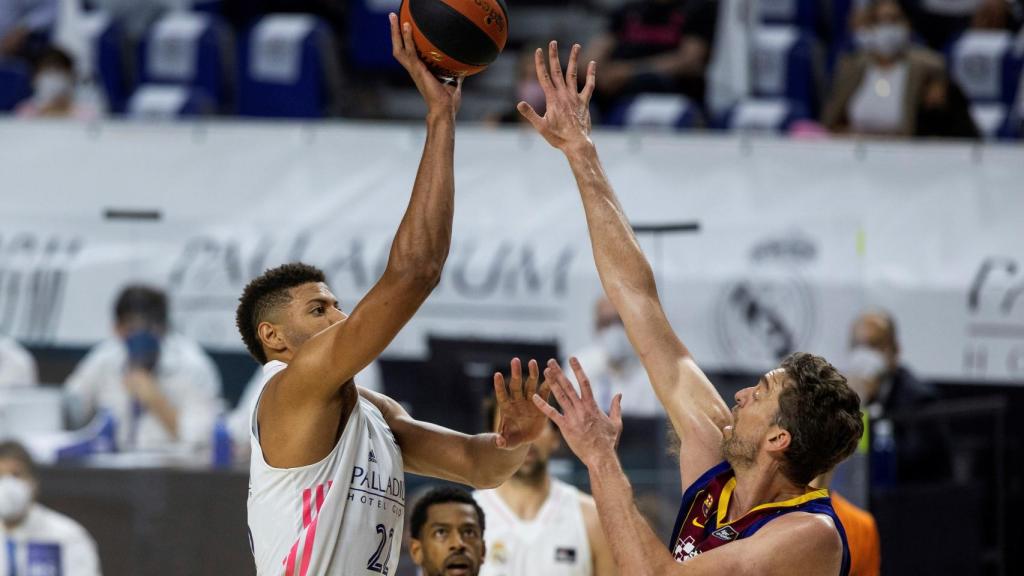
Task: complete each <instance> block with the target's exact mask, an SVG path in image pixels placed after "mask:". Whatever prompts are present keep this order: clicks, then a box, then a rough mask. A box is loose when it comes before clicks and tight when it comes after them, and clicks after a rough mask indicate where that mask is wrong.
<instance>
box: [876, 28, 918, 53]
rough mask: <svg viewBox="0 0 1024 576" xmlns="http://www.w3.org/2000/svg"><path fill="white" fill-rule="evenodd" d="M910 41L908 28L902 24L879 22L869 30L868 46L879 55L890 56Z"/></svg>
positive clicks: (898, 51)
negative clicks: (869, 40) (869, 39)
mask: <svg viewBox="0 0 1024 576" xmlns="http://www.w3.org/2000/svg"><path fill="white" fill-rule="evenodd" d="M909 43H910V29H909V28H907V27H906V26H904V25H902V24H879V25H878V26H875V27H874V28H873V29H872V30H871V42H870V48H871V50H872V51H873V52H874V53H875V54H878V55H879V56H883V57H886V58H891V57H892V56H895V55H896V54H899V53H900V52H902V51H903V49H904V48H906V47H907V44H909Z"/></svg>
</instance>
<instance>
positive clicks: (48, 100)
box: [32, 70, 74, 106]
mask: <svg viewBox="0 0 1024 576" xmlns="http://www.w3.org/2000/svg"><path fill="white" fill-rule="evenodd" d="M32 87H33V90H34V92H33V98H34V99H35V101H36V103H37V104H38V105H40V106H46V105H47V104H53V103H54V102H56V101H57V100H58V99H60V98H63V97H65V96H68V95H70V94H71V91H72V89H73V88H74V85H73V82H72V80H71V76H68V75H67V74H65V73H63V72H57V71H56V70H46V71H43V72H40V73H39V75H38V76H36V79H35V82H34V83H33V86H32Z"/></svg>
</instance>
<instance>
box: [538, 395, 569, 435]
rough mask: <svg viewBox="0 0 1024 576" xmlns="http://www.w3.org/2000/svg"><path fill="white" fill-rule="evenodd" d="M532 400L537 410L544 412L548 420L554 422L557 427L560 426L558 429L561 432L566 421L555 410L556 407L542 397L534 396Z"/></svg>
mask: <svg viewBox="0 0 1024 576" xmlns="http://www.w3.org/2000/svg"><path fill="white" fill-rule="evenodd" d="M532 400H533V405H534V406H536V407H537V410H540V411H541V412H543V413H544V415H545V416H547V417H548V420H551V421H552V422H554V423H555V426H558V429H559V430H561V429H562V423H563V422H564V421H565V417H564V416H562V414H560V413H559V412H558V410H555V407H554V406H552V405H551V404H548V403H547V401H545V400H544V399H542V398H541V397H540V396H538V395H536V394H534V395H533V398H532Z"/></svg>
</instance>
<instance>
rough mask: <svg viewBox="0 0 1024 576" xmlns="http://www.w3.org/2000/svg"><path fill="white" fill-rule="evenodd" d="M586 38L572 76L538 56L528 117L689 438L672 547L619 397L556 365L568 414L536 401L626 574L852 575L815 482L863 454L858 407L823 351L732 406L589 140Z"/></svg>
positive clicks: (674, 419)
mask: <svg viewBox="0 0 1024 576" xmlns="http://www.w3.org/2000/svg"><path fill="white" fill-rule="evenodd" d="M579 49H580V48H579V46H574V47H573V48H572V52H571V54H570V57H569V66H568V71H567V73H565V74H563V73H562V69H561V64H560V63H559V60H558V46H557V44H556V43H555V42H552V43H551V44H550V45H549V47H548V55H547V62H545V59H544V54H543V51H542V50H537V51H536V53H535V58H534V60H535V65H536V69H537V77H538V80H539V81H540V83H541V86H542V87H543V89H544V93H545V98H546V100H547V102H546V109H545V113H544V116H543V117H541V116H539V115H538V114H537V113H536V111H534V110H533V108H532V107H531V106H530V105H529V104H527V103H525V102H521V103H520V104H519V106H518V108H519V111H520V112H521V113H522V114H523V115H524V116H525V117H526V119H527V120H528V121H529V122H530V123H531V124H532V125H533V126H534V128H535V129H536V130H537V131H538V132H539V133H540V134H541V135H542V136H543V137H544V138H545V140H547V141H548V143H550V144H551V145H552V146H554V147H555V148H558V149H559V150H561V151H562V152H563V153H564V154H565V155H566V158H567V159H568V160H569V166H570V167H571V168H572V171H573V174H574V176H575V177H576V183H577V185H578V187H579V193H580V197H581V199H582V201H583V208H584V211H585V213H586V218H587V226H588V228H589V231H590V240H591V246H592V248H593V253H594V259H595V261H596V263H597V270H598V274H599V276H600V277H601V283H602V285H603V286H604V291H605V294H606V295H607V296H608V297H609V298H610V299H611V301H612V303H613V304H614V305H615V308H616V309H617V310H618V311H619V314H620V315H621V316H622V321H623V324H624V325H625V327H626V333H627V335H628V336H629V340H630V342H631V343H632V345H633V348H634V349H635V350H636V352H637V354H638V355H639V357H640V359H641V361H642V362H643V365H644V368H645V369H646V371H647V374H648V377H649V379H650V381H651V385H652V386H653V387H654V390H655V393H656V394H657V395H658V399H659V400H660V401H661V403H662V405H663V406H664V407H665V412H666V413H667V414H668V416H669V419H670V421H671V423H672V426H673V428H674V429H675V432H676V434H678V436H679V438H680V441H681V448H680V458H679V466H680V472H681V476H682V484H683V499H682V502H681V506H680V513H679V516H678V520H677V523H676V527H675V530H674V532H673V535H672V539H671V544H670V548H669V549H666V548H665V546H664V545H662V544H661V543H660V542H659V541H658V538H657V537H656V536H655V535H654V533H653V532H652V531H651V528H650V526H648V525H647V522H646V521H645V520H644V518H643V517H642V516H641V515H640V512H639V511H638V510H637V507H636V505H635V504H634V502H633V492H632V488H631V487H630V485H629V480H628V479H627V478H626V475H625V473H624V472H623V471H622V466H621V463H620V462H619V460H618V457H617V455H616V454H615V446H616V443H617V442H618V437H619V434H620V433H621V431H622V417H621V412H622V409H621V395H618V396H616V397H615V398H614V399H613V401H612V405H611V410H610V415H609V414H605V413H604V412H602V411H601V409H600V408H598V406H597V403H596V402H595V401H594V396H593V392H592V390H591V387H590V384H589V382H588V380H587V377H586V374H585V373H584V371H583V368H582V367H581V366H580V364H579V362H578V361H576V360H575V359H571V360H570V366H571V367H572V369H573V372H574V373H575V375H576V378H577V381H578V382H579V386H580V390H581V394H577V392H576V391H575V389H574V388H573V387H572V384H571V383H570V382H569V380H568V379H567V378H566V377H565V375H564V374H563V373H562V371H561V369H560V368H559V366H558V364H557V363H555V362H554V361H551V362H549V363H548V367H547V369H546V370H545V378H546V379H547V380H548V381H549V382H550V384H551V387H552V392H553V393H554V395H555V399H556V400H557V401H558V404H559V405H560V407H561V408H562V410H563V411H564V413H559V412H558V411H557V410H555V409H554V408H552V407H551V406H550V405H549V404H548V403H547V402H545V401H543V400H542V399H541V398H539V397H537V398H534V403H535V404H537V407H538V408H540V409H541V410H543V411H544V412H545V413H546V414H547V415H548V416H549V417H550V418H551V419H552V420H554V422H555V423H556V424H557V425H558V427H559V429H560V430H561V431H562V436H563V437H564V438H565V441H566V443H567V444H568V445H569V447H570V448H571V449H572V450H573V452H575V453H576V455H577V456H579V458H580V460H582V461H583V463H584V464H585V465H586V466H587V468H588V470H589V472H590V481H591V486H592V487H593V491H594V498H595V500H596V502H597V508H598V512H599V513H600V517H601V524H602V526H603V528H604V531H605V535H606V536H607V538H608V542H609V544H610V545H611V547H612V551H613V553H614V555H615V561H616V564H617V565H618V567H619V570H620V571H623V572H625V573H628V574H631V575H645V574H652V575H654V574H657V575H659V576H665V575H672V574H679V575H698V574H715V575H720V574H758V575H766V574H778V575H793V574H800V575H806V576H817V575H821V576H835V575H836V574H841V575H845V574H846V573H847V571H848V569H849V549H848V547H847V544H846V538H845V535H844V533H843V528H842V524H841V523H840V521H839V520H838V518H837V516H836V513H835V510H833V508H832V505H831V501H830V500H829V496H828V491H827V490H824V489H821V490H815V489H813V488H811V487H810V486H809V483H810V482H811V481H812V480H813V479H814V478H815V476H817V475H819V474H822V473H824V472H827V471H828V470H831V469H832V468H833V467H834V466H835V465H836V464H837V463H838V462H840V461H841V460H843V459H844V458H846V457H847V456H849V455H850V453H851V452H853V450H854V448H855V447H856V445H857V441H858V440H859V439H860V436H861V433H862V431H863V424H862V422H861V415H860V402H859V399H858V398H857V394H856V393H854V392H853V391H852V390H851V389H850V388H849V386H847V384H846V379H845V378H843V376H842V375H840V374H839V372H838V371H836V370H835V368H833V367H832V365H830V364H829V363H828V362H826V361H825V360H824V359H823V358H820V357H818V356H814V355H811V354H805V353H797V354H793V355H791V356H790V357H788V358H787V359H786V360H785V361H783V363H782V365H781V366H780V367H778V368H776V369H775V370H772V371H770V372H768V373H767V374H765V375H764V376H762V377H761V378H760V379H759V381H758V382H757V385H756V386H752V387H750V388H746V389H744V390H741V391H740V392H738V393H737V394H736V406H735V407H734V408H733V409H732V411H731V413H730V410H729V409H728V408H727V407H726V405H725V402H724V401H723V400H722V397H721V396H720V395H719V394H718V391H717V390H716V389H715V387H714V386H713V385H712V384H711V382H710V381H709V380H708V379H707V377H706V376H705V375H704V373H703V372H702V371H701V369H700V368H699V367H698V366H697V364H696V362H695V361H694V359H693V357H692V356H691V355H690V352H689V350H687V348H686V346H684V345H683V343H682V341H680V339H679V337H678V336H677V335H676V334H675V332H673V330H672V326H671V325H670V324H669V322H668V319H667V318H666V315H665V311H664V309H663V308H662V305H661V301H660V299H659V297H658V292H657V288H656V287H655V282H654V274H653V272H652V270H651V267H650V264H649V263H648V262H647V259H646V258H645V257H644V254H643V252H642V251H641V250H640V246H639V244H638V243H637V241H636V237H635V236H634V234H633V229H632V227H631V226H630V224H629V220H627V219H626V216H625V214H624V213H623V211H622V208H621V206H620V205H619V201H618V199H617V198H616V196H615V193H614V192H613V190H612V187H611V184H610V183H609V182H608V178H607V176H606V175H605V173H604V169H603V168H602V166H601V162H600V159H599V158H598V154H597V149H596V148H595V146H594V143H593V142H592V141H591V139H590V114H589V110H588V106H589V103H590V97H591V95H592V94H593V91H594V86H595V82H596V80H597V67H596V64H595V63H594V62H591V63H590V64H589V65H588V67H587V78H586V83H585V85H584V87H583V89H582V91H580V90H578V89H577V78H576V76H577V66H576V60H577V57H578V54H579Z"/></svg>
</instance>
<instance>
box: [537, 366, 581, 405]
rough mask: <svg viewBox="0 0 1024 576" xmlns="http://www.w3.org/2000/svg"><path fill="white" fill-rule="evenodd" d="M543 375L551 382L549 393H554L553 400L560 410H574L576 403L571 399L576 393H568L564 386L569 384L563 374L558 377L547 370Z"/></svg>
mask: <svg viewBox="0 0 1024 576" xmlns="http://www.w3.org/2000/svg"><path fill="white" fill-rule="evenodd" d="M544 376H546V377H547V378H548V380H549V381H550V382H551V393H552V394H554V395H555V400H557V401H558V404H559V405H560V406H561V407H562V410H564V411H565V413H566V414H569V413H570V412H575V411H576V403H575V402H574V401H573V399H572V396H575V395H576V393H575V392H572V393H570V392H569V391H567V390H566V386H567V385H568V384H569V381H568V380H566V379H565V377H564V376H562V377H559V376H558V375H556V374H553V373H552V374H549V373H548V372H545V373H544Z"/></svg>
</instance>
